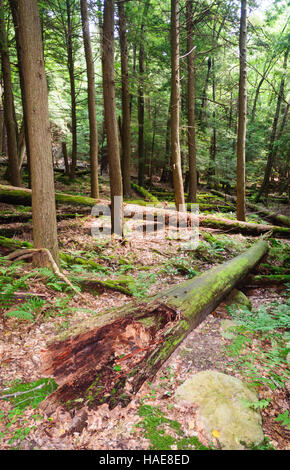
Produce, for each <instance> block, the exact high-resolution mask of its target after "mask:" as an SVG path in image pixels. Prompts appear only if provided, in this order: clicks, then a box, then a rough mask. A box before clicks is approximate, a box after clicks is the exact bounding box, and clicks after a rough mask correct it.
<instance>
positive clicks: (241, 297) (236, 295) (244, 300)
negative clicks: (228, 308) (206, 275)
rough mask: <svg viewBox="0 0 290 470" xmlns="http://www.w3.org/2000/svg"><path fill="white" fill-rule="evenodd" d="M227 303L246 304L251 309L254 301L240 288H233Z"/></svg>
mask: <svg viewBox="0 0 290 470" xmlns="http://www.w3.org/2000/svg"><path fill="white" fill-rule="evenodd" d="M225 304H226V305H245V306H246V307H247V308H248V309H249V310H251V309H252V303H251V301H250V299H248V297H247V296H246V295H245V294H244V293H243V292H241V291H240V290H238V289H233V290H232V291H231V293H230V294H229V295H228V297H227V298H226V299H225Z"/></svg>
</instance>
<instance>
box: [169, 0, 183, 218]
mask: <svg viewBox="0 0 290 470" xmlns="http://www.w3.org/2000/svg"><path fill="white" fill-rule="evenodd" d="M179 106H180V80H179V1H178V0H171V119H170V124H171V155H172V171H173V184H174V195H175V204H176V208H177V210H181V211H182V210H184V189H183V179H182V171H181V156H180V141H179Z"/></svg>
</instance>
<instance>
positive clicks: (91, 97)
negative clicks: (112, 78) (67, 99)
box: [81, 0, 99, 198]
mask: <svg viewBox="0 0 290 470" xmlns="http://www.w3.org/2000/svg"><path fill="white" fill-rule="evenodd" d="M81 16H82V28H83V40H84V48H85V56H86V64H87V79H88V111H89V124H90V168H91V197H94V198H98V197H99V183H98V125H97V116H96V97H95V71H94V61H93V54H92V48H91V38H90V30H89V15H88V4H87V0H81Z"/></svg>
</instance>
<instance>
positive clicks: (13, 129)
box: [0, 0, 21, 186]
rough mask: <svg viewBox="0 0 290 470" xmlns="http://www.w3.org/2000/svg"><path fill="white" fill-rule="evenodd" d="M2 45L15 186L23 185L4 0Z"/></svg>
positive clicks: (11, 175) (10, 167) (10, 170)
mask: <svg viewBox="0 0 290 470" xmlns="http://www.w3.org/2000/svg"><path fill="white" fill-rule="evenodd" d="M0 47H1V65H2V77H3V90H4V93H3V98H4V99H3V105H4V119H5V125H6V131H7V144H8V175H9V181H10V183H11V184H12V185H13V186H21V176H20V171H19V163H18V128H17V121H16V115H15V108H14V97H13V90H12V80H11V68H10V59H9V48H8V37H7V31H6V27H5V19H4V0H1V1H0Z"/></svg>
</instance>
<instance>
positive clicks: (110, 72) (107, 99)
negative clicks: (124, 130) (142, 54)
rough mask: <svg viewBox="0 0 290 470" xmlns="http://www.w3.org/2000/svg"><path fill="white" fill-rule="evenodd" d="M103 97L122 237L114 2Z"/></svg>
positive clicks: (107, 27)
mask: <svg viewBox="0 0 290 470" xmlns="http://www.w3.org/2000/svg"><path fill="white" fill-rule="evenodd" d="M102 53H103V55H102V71H103V95H104V113H105V127H106V134H107V145H108V160H109V174H110V191H111V226H112V232H113V233H116V234H119V235H123V185H122V173H121V163H120V152H119V140H118V125H117V119H116V99H115V81H114V1H113V0H105V2H104V20H103V47H102Z"/></svg>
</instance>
